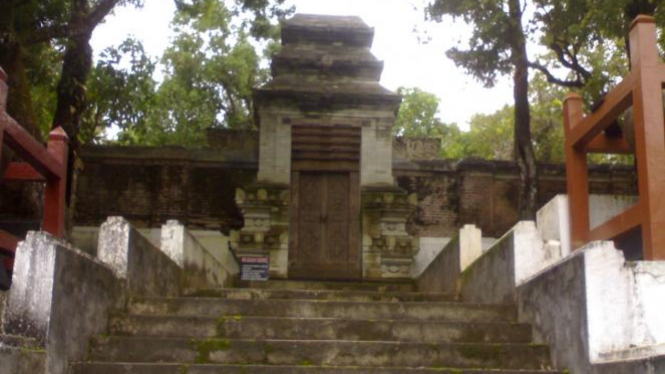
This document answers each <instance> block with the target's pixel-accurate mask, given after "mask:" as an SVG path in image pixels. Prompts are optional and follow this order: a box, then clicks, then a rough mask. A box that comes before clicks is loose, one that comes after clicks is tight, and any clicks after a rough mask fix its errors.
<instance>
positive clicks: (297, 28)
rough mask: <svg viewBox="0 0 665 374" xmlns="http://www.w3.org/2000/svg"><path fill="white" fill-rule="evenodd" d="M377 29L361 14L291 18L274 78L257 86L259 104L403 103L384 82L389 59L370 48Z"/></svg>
mask: <svg viewBox="0 0 665 374" xmlns="http://www.w3.org/2000/svg"><path fill="white" fill-rule="evenodd" d="M373 40H374V29H373V28H371V27H369V26H368V25H367V24H365V23H364V22H363V21H362V19H360V18H359V17H343V16H318V15H308V14H298V15H296V16H294V17H293V18H292V19H290V20H288V21H286V22H285V24H284V26H283V29H282V45H283V47H282V50H281V51H280V52H279V53H278V54H277V55H276V56H275V57H274V58H273V61H272V73H273V80H272V81H270V82H269V83H267V84H266V85H264V86H263V87H261V88H259V89H257V90H256V92H255V99H256V101H257V107H258V106H260V105H263V104H266V103H269V102H274V101H278V102H283V103H291V104H296V105H298V106H300V107H301V109H303V110H325V109H347V108H349V107H351V108H353V107H356V106H361V105H382V106H385V105H389V106H394V108H395V110H397V108H398V107H399V104H400V103H401V98H400V97H399V95H397V94H396V93H394V92H392V91H390V90H388V89H386V88H384V87H383V86H381V84H379V80H380V78H381V73H382V72H383V62H382V61H379V60H378V59H377V58H376V57H375V56H374V55H373V54H372V53H371V52H370V48H371V46H372V42H373Z"/></svg>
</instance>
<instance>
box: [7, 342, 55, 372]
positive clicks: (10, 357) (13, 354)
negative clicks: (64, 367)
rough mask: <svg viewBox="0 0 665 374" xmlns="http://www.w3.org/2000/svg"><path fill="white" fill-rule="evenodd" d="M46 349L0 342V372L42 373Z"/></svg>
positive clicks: (44, 365) (44, 366)
mask: <svg viewBox="0 0 665 374" xmlns="http://www.w3.org/2000/svg"><path fill="white" fill-rule="evenodd" d="M45 368H46V351H44V350H43V349H38V348H27V347H10V346H5V345H2V344H0V373H17V374H18V373H20V374H23V373H25V374H31V373H44V372H45Z"/></svg>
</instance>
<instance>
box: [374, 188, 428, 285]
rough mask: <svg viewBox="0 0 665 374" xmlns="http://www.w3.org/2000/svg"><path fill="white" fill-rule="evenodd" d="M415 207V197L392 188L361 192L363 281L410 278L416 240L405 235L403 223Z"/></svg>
mask: <svg viewBox="0 0 665 374" xmlns="http://www.w3.org/2000/svg"><path fill="white" fill-rule="evenodd" d="M417 204H418V197H417V196H416V195H415V194H411V195H408V194H407V192H406V191H404V190H402V189H399V188H395V187H388V188H373V189H366V190H364V191H363V192H362V212H363V278H365V279H387V278H393V279H400V278H404V279H406V278H410V271H411V263H412V262H413V257H414V256H415V255H416V254H417V253H418V250H419V240H418V238H417V237H414V236H412V235H410V234H409V233H408V232H407V231H406V222H407V219H408V218H409V215H411V214H412V213H413V212H414V211H415V209H416V206H417Z"/></svg>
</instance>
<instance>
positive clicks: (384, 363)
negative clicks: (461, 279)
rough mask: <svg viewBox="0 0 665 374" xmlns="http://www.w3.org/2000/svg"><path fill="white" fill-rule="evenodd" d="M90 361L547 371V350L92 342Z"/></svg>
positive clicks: (113, 338) (412, 345) (312, 343)
mask: <svg viewBox="0 0 665 374" xmlns="http://www.w3.org/2000/svg"><path fill="white" fill-rule="evenodd" d="M89 359H90V360H91V361H105V362H134V363H140V362H164V363H169V362H170V363H178V362H180V363H212V364H267V365H293V366H299V365H300V366H333V367H340V366H344V367H348V366H365V367H411V368H419V367H434V368H438V367H454V368H493V369H511V370H517V369H519V370H534V369H538V370H539V369H548V368H549V361H550V356H549V349H548V348H547V347H546V346H543V345H536V344H422V343H394V342H342V341H289V340H229V339H171V338H128V337H118V336H111V337H97V338H95V339H93V341H92V344H91V350H90V357H89Z"/></svg>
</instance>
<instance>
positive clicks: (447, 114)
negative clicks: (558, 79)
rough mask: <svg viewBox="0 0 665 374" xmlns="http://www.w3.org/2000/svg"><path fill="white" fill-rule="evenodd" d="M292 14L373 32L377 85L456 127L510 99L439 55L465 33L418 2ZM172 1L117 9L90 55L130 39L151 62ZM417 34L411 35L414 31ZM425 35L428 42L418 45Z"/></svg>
mask: <svg viewBox="0 0 665 374" xmlns="http://www.w3.org/2000/svg"><path fill="white" fill-rule="evenodd" d="M287 1H290V3H291V4H292V5H295V6H296V11H297V12H298V13H312V14H334V15H356V16H360V17H361V18H362V19H363V20H365V22H366V23H367V24H369V25H370V26H372V27H374V28H375V34H376V36H375V38H374V46H373V48H372V52H373V53H374V54H375V55H376V56H377V57H378V58H380V59H381V60H383V61H385V69H384V72H383V77H382V79H381V83H382V84H383V85H384V86H386V87H388V88H390V89H393V90H394V89H397V87H400V86H406V87H419V88H420V89H422V90H425V91H428V92H432V93H434V94H436V95H437V96H438V97H439V98H440V99H441V108H440V117H441V119H442V120H443V121H445V122H456V123H458V124H460V125H461V126H462V127H466V126H465V125H466V123H467V122H468V120H469V119H470V117H471V116H472V115H473V114H475V113H492V112H494V111H496V110H497V109H499V108H501V107H502V106H503V105H505V104H507V103H510V102H511V100H512V91H511V87H510V83H509V80H508V79H507V78H504V79H502V80H501V82H500V83H499V84H498V85H497V87H495V88H493V89H486V88H484V87H483V86H482V85H481V84H479V83H478V82H476V81H475V80H474V79H473V78H471V77H469V76H466V75H465V74H464V72H463V71H462V70H461V69H459V68H457V67H455V65H454V64H453V63H452V61H450V60H449V59H448V58H447V57H446V56H445V51H446V50H448V49H449V48H451V47H453V46H455V45H456V44H457V43H458V42H459V41H462V42H464V41H465V40H467V39H468V34H469V28H468V27H467V26H466V25H463V24H455V25H453V23H452V22H451V21H449V22H444V23H441V24H436V23H429V22H425V21H424V16H423V13H422V11H421V10H416V9H414V5H413V4H414V3H421V1H420V0H287ZM174 9H175V7H174V4H173V1H170V0H145V7H144V8H143V9H134V8H131V7H128V8H120V9H118V10H116V12H115V14H114V15H113V16H111V17H109V18H108V20H107V22H106V23H105V24H103V25H101V26H99V27H98V28H97V29H96V31H95V34H94V36H93V40H92V45H93V47H94V48H95V52H96V53H99V52H100V51H101V50H103V49H104V48H106V47H107V46H111V45H118V44H120V43H121V42H122V41H123V40H125V39H126V38H127V36H128V35H133V36H134V37H136V38H137V39H139V40H141V41H142V42H143V44H144V46H145V48H146V50H147V52H148V53H149V54H151V55H153V56H155V57H159V56H161V52H162V51H163V50H164V49H165V48H166V47H167V46H168V45H169V38H170V37H171V33H170V30H169V23H170V21H171V18H172V16H173V12H174ZM414 29H417V30H418V31H417V32H414ZM424 32H427V33H428V35H429V36H430V37H431V41H430V42H429V43H427V44H424V43H420V42H419V36H422V35H423V33H424Z"/></svg>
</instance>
